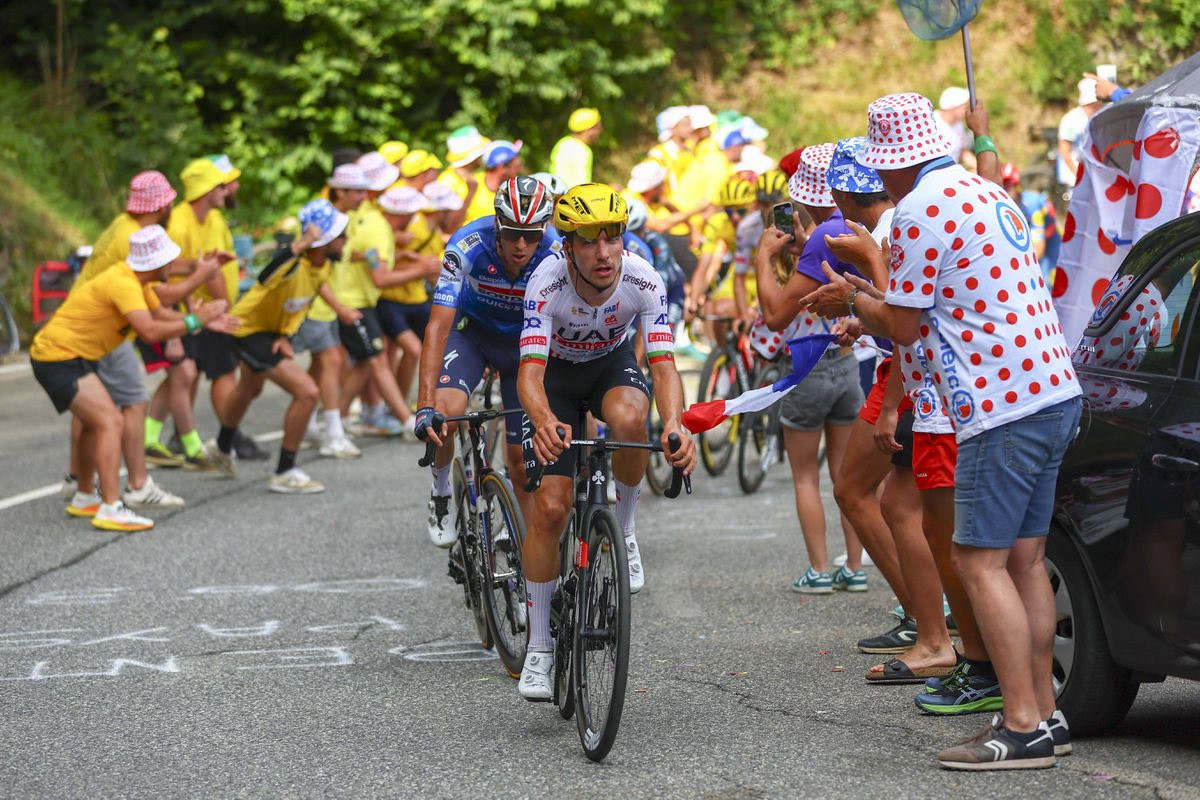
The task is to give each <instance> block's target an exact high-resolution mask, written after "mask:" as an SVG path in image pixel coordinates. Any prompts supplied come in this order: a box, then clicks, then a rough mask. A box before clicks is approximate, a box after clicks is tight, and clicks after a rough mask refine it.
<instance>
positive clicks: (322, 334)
mask: <svg viewBox="0 0 1200 800" xmlns="http://www.w3.org/2000/svg"><path fill="white" fill-rule="evenodd" d="M337 346H338V326H337V321H336V320H330V321H329V322H318V321H317V320H315V319H306V320H304V322H302V323H301V324H300V330H298V331H296V333H295V334H293V335H292V349H293V350H295V351H296V352H297V353H303V352H305V351H308V352H310V353H320V352H322V351H324V350H328V349H329V348H331V347H337Z"/></svg>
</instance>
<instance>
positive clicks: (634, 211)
mask: <svg viewBox="0 0 1200 800" xmlns="http://www.w3.org/2000/svg"><path fill="white" fill-rule="evenodd" d="M625 203H626V205H628V206H629V222H628V223H627V227H628V228H629V230H631V231H640V230H641V229H642V228H644V227H646V219H647V218H648V216H649V212H648V211H647V210H646V204H645V203H643V202H642V201H641V200H638V199H637V198H636V197H635V198H633V199H626V201H625Z"/></svg>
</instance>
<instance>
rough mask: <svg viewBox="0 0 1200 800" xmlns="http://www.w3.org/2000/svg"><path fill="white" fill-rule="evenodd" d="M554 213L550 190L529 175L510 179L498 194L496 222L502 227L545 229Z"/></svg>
mask: <svg viewBox="0 0 1200 800" xmlns="http://www.w3.org/2000/svg"><path fill="white" fill-rule="evenodd" d="M553 213H554V203H553V202H552V201H551V199H550V190H549V189H547V188H546V185H545V184H543V183H542V182H541V181H539V180H537V179H535V178H532V177H530V176H529V175H518V176H517V177H515V178H509V179H508V180H507V181H506V182H505V183H504V184H502V185H501V186H500V191H498V192H496V220H497V221H498V222H499V223H500V224H501V225H510V226H515V227H518V228H536V227H539V226H540V227H545V225H546V222H547V221H548V220H549V219H550V215H551V214H553Z"/></svg>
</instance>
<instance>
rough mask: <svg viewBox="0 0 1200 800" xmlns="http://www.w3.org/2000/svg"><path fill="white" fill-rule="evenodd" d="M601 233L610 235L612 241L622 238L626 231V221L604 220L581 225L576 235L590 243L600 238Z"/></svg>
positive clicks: (609, 238)
mask: <svg viewBox="0 0 1200 800" xmlns="http://www.w3.org/2000/svg"><path fill="white" fill-rule="evenodd" d="M601 233H603V234H605V235H606V236H608V240H609V241H610V242H611V241H615V240H619V239H620V238H621V236H622V235H623V234H624V233H625V223H624V222H603V223H600V222H597V223H592V224H590V225H580V226H579V227H578V228H576V229H575V235H576V236H578V237H579V238H580V239H583V240H584V241H585V242H588V243H592V242H595V241H596V240H597V239H599V238H600V234H601Z"/></svg>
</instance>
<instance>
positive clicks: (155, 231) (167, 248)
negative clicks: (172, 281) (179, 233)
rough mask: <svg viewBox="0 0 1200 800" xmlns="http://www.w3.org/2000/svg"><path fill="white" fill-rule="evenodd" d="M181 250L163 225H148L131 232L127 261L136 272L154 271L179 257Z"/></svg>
mask: <svg viewBox="0 0 1200 800" xmlns="http://www.w3.org/2000/svg"><path fill="white" fill-rule="evenodd" d="M181 252H183V251H182V250H181V249H180V248H179V245H177V244H175V242H173V241H171V237H170V236H168V235H167V232H166V231H165V230H163V227H162V226H161V225H147V226H146V227H144V228H142V229H141V230H139V231H134V232H133V233H132V234H130V236H129V257H128V258H126V259H125V263H126V264H128V265H129V267H130V269H132V270H133V271H134V272H152V271H154V270H156V269H158V268H159V267H165V266H166V265H167V264H170V263H171V262H172V261H174V260H175V259H177V258H179V254H180V253H181Z"/></svg>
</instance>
